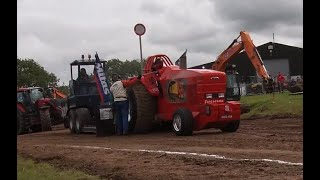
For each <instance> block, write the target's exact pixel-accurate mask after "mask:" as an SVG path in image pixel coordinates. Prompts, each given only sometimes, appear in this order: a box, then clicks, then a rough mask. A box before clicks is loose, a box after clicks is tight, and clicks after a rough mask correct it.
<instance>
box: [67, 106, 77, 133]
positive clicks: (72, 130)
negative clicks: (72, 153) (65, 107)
mask: <svg viewBox="0 0 320 180" xmlns="http://www.w3.org/2000/svg"><path fill="white" fill-rule="evenodd" d="M68 116H69V130H70V133H71V134H74V133H76V114H75V110H74V109H71V110H70V111H69V115H68Z"/></svg>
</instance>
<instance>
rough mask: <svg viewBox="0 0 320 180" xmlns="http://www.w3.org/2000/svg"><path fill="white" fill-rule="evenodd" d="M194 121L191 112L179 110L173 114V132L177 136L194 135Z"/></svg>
mask: <svg viewBox="0 0 320 180" xmlns="http://www.w3.org/2000/svg"><path fill="white" fill-rule="evenodd" d="M193 120H194V119H193V116H192V113H191V111H189V110H188V109H185V108H179V109H178V110H177V111H176V112H175V113H174V114H173V120H172V127H173V131H174V132H175V133H176V135H177V136H191V135H192V133H193Z"/></svg>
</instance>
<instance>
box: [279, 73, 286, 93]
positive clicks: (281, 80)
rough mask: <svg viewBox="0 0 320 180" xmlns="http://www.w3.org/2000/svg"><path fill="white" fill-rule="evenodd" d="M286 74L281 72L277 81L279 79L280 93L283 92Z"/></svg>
mask: <svg viewBox="0 0 320 180" xmlns="http://www.w3.org/2000/svg"><path fill="white" fill-rule="evenodd" d="M284 80H285V78H284V76H283V75H282V73H281V72H279V73H278V77H277V81H278V87H279V93H283V83H284Z"/></svg>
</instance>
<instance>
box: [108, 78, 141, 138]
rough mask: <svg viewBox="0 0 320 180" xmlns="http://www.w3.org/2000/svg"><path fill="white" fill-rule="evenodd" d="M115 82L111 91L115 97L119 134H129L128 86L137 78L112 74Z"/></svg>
mask: <svg viewBox="0 0 320 180" xmlns="http://www.w3.org/2000/svg"><path fill="white" fill-rule="evenodd" d="M112 81H113V84H112V86H111V87H110V91H111V93H112V95H113V98H114V110H115V113H116V127H117V135H127V134H128V129H129V128H128V126H129V123H128V114H129V102H128V99H127V92H126V88H127V87H129V86H131V85H133V84H134V83H135V82H136V81H135V80H120V78H119V76H118V75H117V74H113V75H112Z"/></svg>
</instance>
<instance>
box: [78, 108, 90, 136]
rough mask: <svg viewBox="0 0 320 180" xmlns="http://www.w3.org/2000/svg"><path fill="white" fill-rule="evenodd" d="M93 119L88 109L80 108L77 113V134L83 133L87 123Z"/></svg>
mask: <svg viewBox="0 0 320 180" xmlns="http://www.w3.org/2000/svg"><path fill="white" fill-rule="evenodd" d="M90 118H91V115H90V112H89V110H88V109H87V108H79V109H76V111H75V125H76V126H75V130H76V133H77V134H81V133H82V128H83V126H84V124H85V122H86V121H88V120H89V119H90Z"/></svg>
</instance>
